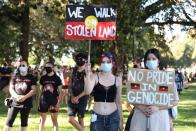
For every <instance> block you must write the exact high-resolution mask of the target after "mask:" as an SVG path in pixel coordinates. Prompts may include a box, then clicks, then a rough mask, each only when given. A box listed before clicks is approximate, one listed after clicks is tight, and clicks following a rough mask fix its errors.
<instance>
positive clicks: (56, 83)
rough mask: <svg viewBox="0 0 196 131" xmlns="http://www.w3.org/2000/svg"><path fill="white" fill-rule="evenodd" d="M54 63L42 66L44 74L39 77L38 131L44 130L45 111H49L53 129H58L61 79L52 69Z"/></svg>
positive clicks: (54, 130) (56, 130)
mask: <svg viewBox="0 0 196 131" xmlns="http://www.w3.org/2000/svg"><path fill="white" fill-rule="evenodd" d="M53 67H54V65H53V64H52V63H51V62H47V63H46V64H45V66H44V69H45V71H46V74H45V75H43V76H42V77H41V78H40V84H41V92H40V95H39V106H38V111H39V113H40V125H39V131H44V125H45V121H46V117H47V112H48V111H49V112H50V113H51V119H52V123H53V131H58V121H57V118H58V112H59V107H60V106H59V104H60V100H61V98H59V97H61V86H62V83H61V79H60V78H59V76H57V75H56V73H55V71H54V70H53Z"/></svg>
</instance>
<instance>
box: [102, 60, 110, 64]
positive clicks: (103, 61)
mask: <svg viewBox="0 0 196 131" xmlns="http://www.w3.org/2000/svg"><path fill="white" fill-rule="evenodd" d="M101 63H112V61H111V60H108V61H101Z"/></svg>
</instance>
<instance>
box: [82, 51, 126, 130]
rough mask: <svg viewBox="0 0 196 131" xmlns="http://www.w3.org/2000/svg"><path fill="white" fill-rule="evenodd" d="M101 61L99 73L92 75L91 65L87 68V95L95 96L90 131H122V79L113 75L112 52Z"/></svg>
mask: <svg viewBox="0 0 196 131" xmlns="http://www.w3.org/2000/svg"><path fill="white" fill-rule="evenodd" d="M100 61H101V63H100V69H101V72H99V73H95V74H92V73H91V71H90V69H91V67H90V65H88V66H87V67H86V77H85V93H86V94H90V93H91V92H93V96H94V106H93V113H92V117H91V125H90V130H91V131H119V130H120V131H122V130H123V115H122V103H121V88H122V78H121V77H117V76H115V75H114V74H113V68H114V63H115V62H114V57H113V55H112V54H111V53H110V52H106V53H104V54H103V55H102V56H101V58H100Z"/></svg>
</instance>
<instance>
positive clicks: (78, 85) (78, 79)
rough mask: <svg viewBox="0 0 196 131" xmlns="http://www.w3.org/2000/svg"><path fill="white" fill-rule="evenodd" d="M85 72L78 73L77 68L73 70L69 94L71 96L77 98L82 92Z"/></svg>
mask: <svg viewBox="0 0 196 131" xmlns="http://www.w3.org/2000/svg"><path fill="white" fill-rule="evenodd" d="M84 76H85V71H81V72H79V71H78V70H77V68H74V69H73V72H72V77H71V92H72V94H73V96H78V95H79V94H80V93H82V92H83V91H84Z"/></svg>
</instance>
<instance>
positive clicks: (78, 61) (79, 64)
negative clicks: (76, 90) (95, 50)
mask: <svg viewBox="0 0 196 131" xmlns="http://www.w3.org/2000/svg"><path fill="white" fill-rule="evenodd" d="M85 63H86V61H84V60H83V59H81V58H80V59H77V60H76V65H77V66H83V65H84V64H85Z"/></svg>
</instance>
